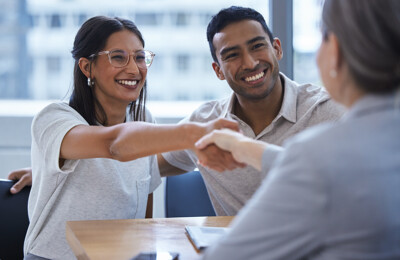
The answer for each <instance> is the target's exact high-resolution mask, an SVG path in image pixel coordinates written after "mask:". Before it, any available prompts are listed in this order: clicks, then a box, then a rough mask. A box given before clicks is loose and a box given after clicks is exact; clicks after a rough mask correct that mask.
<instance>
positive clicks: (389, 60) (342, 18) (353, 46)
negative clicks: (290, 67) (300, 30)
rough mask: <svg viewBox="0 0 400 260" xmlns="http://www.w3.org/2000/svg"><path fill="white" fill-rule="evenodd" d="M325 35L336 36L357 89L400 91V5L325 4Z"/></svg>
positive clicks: (336, 0) (383, 0)
mask: <svg viewBox="0 0 400 260" xmlns="http://www.w3.org/2000/svg"><path fill="white" fill-rule="evenodd" d="M322 26H323V31H324V34H325V35H326V34H327V33H329V32H333V33H334V34H335V35H336V37H337V38H338V41H339V46H340V52H341V56H342V58H343V59H344V60H345V61H346V63H347V64H348V67H349V71H350V74H351V76H352V77H353V79H354V81H355V82H356V83H357V85H358V86H359V87H360V88H361V89H363V90H364V91H367V92H374V93H386V92H391V91H393V90H396V89H399V88H400V1H399V0H325V3H324V7H323V11H322Z"/></svg>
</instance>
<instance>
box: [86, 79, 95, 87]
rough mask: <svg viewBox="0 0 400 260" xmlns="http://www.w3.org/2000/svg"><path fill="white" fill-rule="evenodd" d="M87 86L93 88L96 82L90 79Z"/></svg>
mask: <svg viewBox="0 0 400 260" xmlns="http://www.w3.org/2000/svg"><path fill="white" fill-rule="evenodd" d="M87 84H88V86H89V87H93V86H94V81H92V80H91V79H90V78H88V79H87Z"/></svg>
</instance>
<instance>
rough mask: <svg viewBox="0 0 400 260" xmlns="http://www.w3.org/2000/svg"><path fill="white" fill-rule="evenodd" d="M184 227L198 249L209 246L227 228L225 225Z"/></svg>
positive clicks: (222, 234) (223, 233)
mask: <svg viewBox="0 0 400 260" xmlns="http://www.w3.org/2000/svg"><path fill="white" fill-rule="evenodd" d="M185 229H186V232H187V233H188V234H189V238H190V240H192V242H193V244H194V245H195V246H196V248H197V249H198V250H201V249H204V248H206V247H209V246H211V245H212V244H213V243H215V242H216V241H217V240H218V239H220V238H221V237H222V236H224V235H225V234H226V232H227V231H228V230H229V228H226V227H203V226H186V227H185Z"/></svg>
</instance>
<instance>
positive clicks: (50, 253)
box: [24, 102, 161, 260]
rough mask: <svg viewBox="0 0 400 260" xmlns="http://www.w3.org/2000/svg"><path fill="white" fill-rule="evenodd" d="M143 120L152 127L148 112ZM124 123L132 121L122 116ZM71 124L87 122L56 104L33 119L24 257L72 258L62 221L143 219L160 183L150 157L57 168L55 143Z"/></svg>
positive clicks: (71, 163)
mask: <svg viewBox="0 0 400 260" xmlns="http://www.w3.org/2000/svg"><path fill="white" fill-rule="evenodd" d="M146 118H147V120H146V121H149V122H153V119H152V117H151V114H150V113H149V112H148V111H146ZM127 121H132V120H131V118H130V116H129V115H128V113H127ZM77 125H88V123H87V122H86V120H85V119H84V118H83V117H82V116H81V115H80V114H79V113H78V112H76V111H75V110H74V109H73V108H71V107H70V106H69V105H68V104H66V103H61V102H60V103H53V104H50V105H49V106H47V107H45V108H44V109H43V110H42V111H41V112H40V113H39V114H38V115H37V116H36V117H35V118H34V120H33V123H32V148H31V149H32V176H33V181H32V182H33V184H32V189H31V193H30V197H29V203H28V213H29V220H30V224H29V228H28V231H27V234H26V238H25V245H24V252H25V254H27V253H31V254H34V255H37V256H41V257H45V258H50V259H63V260H64V259H75V257H74V255H73V253H72V251H71V249H70V247H69V245H68V243H67V241H66V236H65V224H66V221H71V220H99V219H129V218H144V217H145V212H146V206H147V197H148V194H150V193H152V192H153V191H154V190H155V189H156V188H157V186H158V185H159V184H160V183H161V178H160V173H159V170H158V166H157V159H156V157H155V156H149V157H144V158H140V159H137V160H134V161H129V162H119V161H117V160H112V159H104V158H95V159H81V160H66V161H65V163H64V165H63V166H62V168H61V169H60V168H59V154H60V147H61V142H62V140H63V138H64V136H65V134H66V133H67V132H68V131H69V130H70V129H71V128H73V127H74V126H77Z"/></svg>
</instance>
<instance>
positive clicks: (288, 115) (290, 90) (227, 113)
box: [221, 73, 297, 134]
mask: <svg viewBox="0 0 400 260" xmlns="http://www.w3.org/2000/svg"><path fill="white" fill-rule="evenodd" d="M279 76H280V77H279V78H280V79H281V81H282V85H283V89H284V91H283V101H282V106H281V109H280V110H279V113H278V115H277V116H276V117H275V119H274V120H273V121H272V123H271V124H274V123H275V122H276V121H277V120H278V119H279V118H281V117H283V118H285V119H286V120H287V121H289V122H292V123H296V120H297V117H296V114H297V112H296V111H297V83H296V82H294V81H292V80H290V79H289V78H288V77H286V76H285V75H284V74H283V73H280V75H279ZM228 102H229V104H228V105H227V106H225V108H224V111H223V112H222V114H221V116H223V117H226V118H232V119H235V120H238V121H239V122H243V121H242V120H241V119H240V118H238V117H237V116H236V115H235V114H234V113H233V105H234V104H235V102H236V95H235V93H232V95H231V97H230V98H229V100H228ZM243 123H244V124H245V122H243ZM267 128H268V127H267ZM264 130H265V129H264ZM263 132H264V131H262V132H261V133H260V134H262V133H263Z"/></svg>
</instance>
